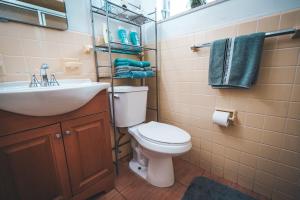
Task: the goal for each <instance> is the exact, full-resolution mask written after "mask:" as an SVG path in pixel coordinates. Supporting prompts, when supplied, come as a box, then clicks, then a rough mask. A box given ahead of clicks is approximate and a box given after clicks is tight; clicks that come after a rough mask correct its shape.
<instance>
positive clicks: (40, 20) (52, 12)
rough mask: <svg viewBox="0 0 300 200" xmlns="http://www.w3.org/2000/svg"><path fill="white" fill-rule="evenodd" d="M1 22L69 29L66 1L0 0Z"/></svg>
mask: <svg viewBox="0 0 300 200" xmlns="http://www.w3.org/2000/svg"><path fill="white" fill-rule="evenodd" d="M0 20H1V21H15V22H20V23H25V24H31V25H36V26H42V27H47V28H54V29H58V30H67V29H68V20H67V15H66V7H65V1H64V0H0Z"/></svg>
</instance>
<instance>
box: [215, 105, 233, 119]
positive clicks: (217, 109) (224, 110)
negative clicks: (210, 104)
mask: <svg viewBox="0 0 300 200" xmlns="http://www.w3.org/2000/svg"><path fill="white" fill-rule="evenodd" d="M215 110H216V111H221V112H229V113H230V117H229V120H230V121H231V122H234V120H235V119H236V115H237V111H236V110H233V109H225V108H215Z"/></svg>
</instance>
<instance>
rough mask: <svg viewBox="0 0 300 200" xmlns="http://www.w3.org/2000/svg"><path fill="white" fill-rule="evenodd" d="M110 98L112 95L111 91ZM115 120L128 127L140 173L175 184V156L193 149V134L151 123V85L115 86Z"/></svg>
mask: <svg viewBox="0 0 300 200" xmlns="http://www.w3.org/2000/svg"><path fill="white" fill-rule="evenodd" d="M109 92H110V98H112V95H111V91H110V90H109ZM114 93H115V95H114V100H115V114H116V116H115V122H116V126H117V127H128V132H129V133H130V134H131V135H132V136H133V138H134V139H132V140H131V141H132V142H131V145H132V148H133V159H132V160H131V161H130V163H129V167H130V169H131V170H132V171H134V172H135V173H136V174H138V175H139V176H141V177H142V178H144V179H145V180H147V181H148V182H149V183H151V184H152V185H155V186H157V187H169V186H171V185H173V184H174V168H173V162H172V157H173V156H177V155H180V154H182V153H185V152H187V151H189V150H190V149H191V147H192V144H191V136H190V135H189V134H188V133H187V132H185V131H184V130H182V129H180V128H177V127H175V126H172V125H168V124H164V123H158V122H154V121H152V122H148V123H144V122H145V119H146V106H147V93H148V87H146V86H142V87H133V86H117V87H114Z"/></svg>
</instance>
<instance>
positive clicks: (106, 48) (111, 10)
mask: <svg viewBox="0 0 300 200" xmlns="http://www.w3.org/2000/svg"><path fill="white" fill-rule="evenodd" d="M99 1H100V0H99ZM102 2H104V5H103V6H102V7H97V6H95V5H93V1H92V0H90V5H91V7H90V13H91V23H92V37H93V51H94V58H95V65H96V74H97V81H100V78H103V77H100V76H99V72H100V70H101V68H102V67H109V68H110V69H111V70H110V71H111V76H110V77H105V78H106V79H107V78H110V80H111V92H112V96H114V84H115V80H116V79H119V78H117V77H115V76H114V72H115V69H114V66H113V60H112V54H127V55H136V56H137V57H138V58H139V59H140V60H141V61H142V60H143V57H144V52H145V51H154V53H155V65H154V66H152V68H155V77H154V78H155V81H156V84H155V85H156V88H155V89H156V108H147V109H148V110H152V111H155V112H156V120H157V121H158V120H159V119H158V109H159V107H158V69H157V64H158V59H157V15H156V10H155V11H154V12H152V13H149V14H148V15H147V16H146V15H143V14H140V13H137V12H135V11H132V10H130V9H128V8H125V7H122V6H120V5H118V4H115V3H113V2H110V1H108V0H103V1H102ZM95 15H101V16H104V17H105V21H106V24H107V31H108V34H110V33H111V32H110V27H111V26H110V23H111V19H113V20H114V21H118V22H119V23H125V24H130V25H133V26H136V27H137V28H138V29H139V31H140V43H141V44H143V43H142V26H143V25H145V24H148V23H154V26H155V33H154V34H155V47H154V48H148V47H144V46H134V45H129V44H121V43H119V42H112V41H109V42H108V43H107V44H102V45H98V44H97V42H96V33H95ZM150 16H154V18H151V17H150ZM108 38H110V37H109V36H108ZM99 53H107V54H108V56H109V65H108V66H101V65H99V63H98V55H99ZM140 83H141V85H144V84H145V79H140ZM111 100H112V102H111V116H112V117H111V122H112V127H113V133H114V144H115V146H114V147H113V148H112V149H113V150H114V155H115V162H114V164H115V169H116V174H117V175H118V174H119V159H120V158H119V147H120V146H122V145H125V144H128V143H130V141H125V142H122V143H120V140H121V138H122V137H123V136H124V133H121V132H120V131H119V129H118V127H116V126H115V102H114V98H111Z"/></svg>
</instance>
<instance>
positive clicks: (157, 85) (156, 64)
mask: <svg viewBox="0 0 300 200" xmlns="http://www.w3.org/2000/svg"><path fill="white" fill-rule="evenodd" d="M154 23H155V67H156V71H155V79H156V120H157V121H159V113H158V111H159V106H158V104H159V98H158V93H159V82H158V81H159V80H158V59H157V51H158V49H157V47H158V45H157V10H156V8H155V22H154Z"/></svg>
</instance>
